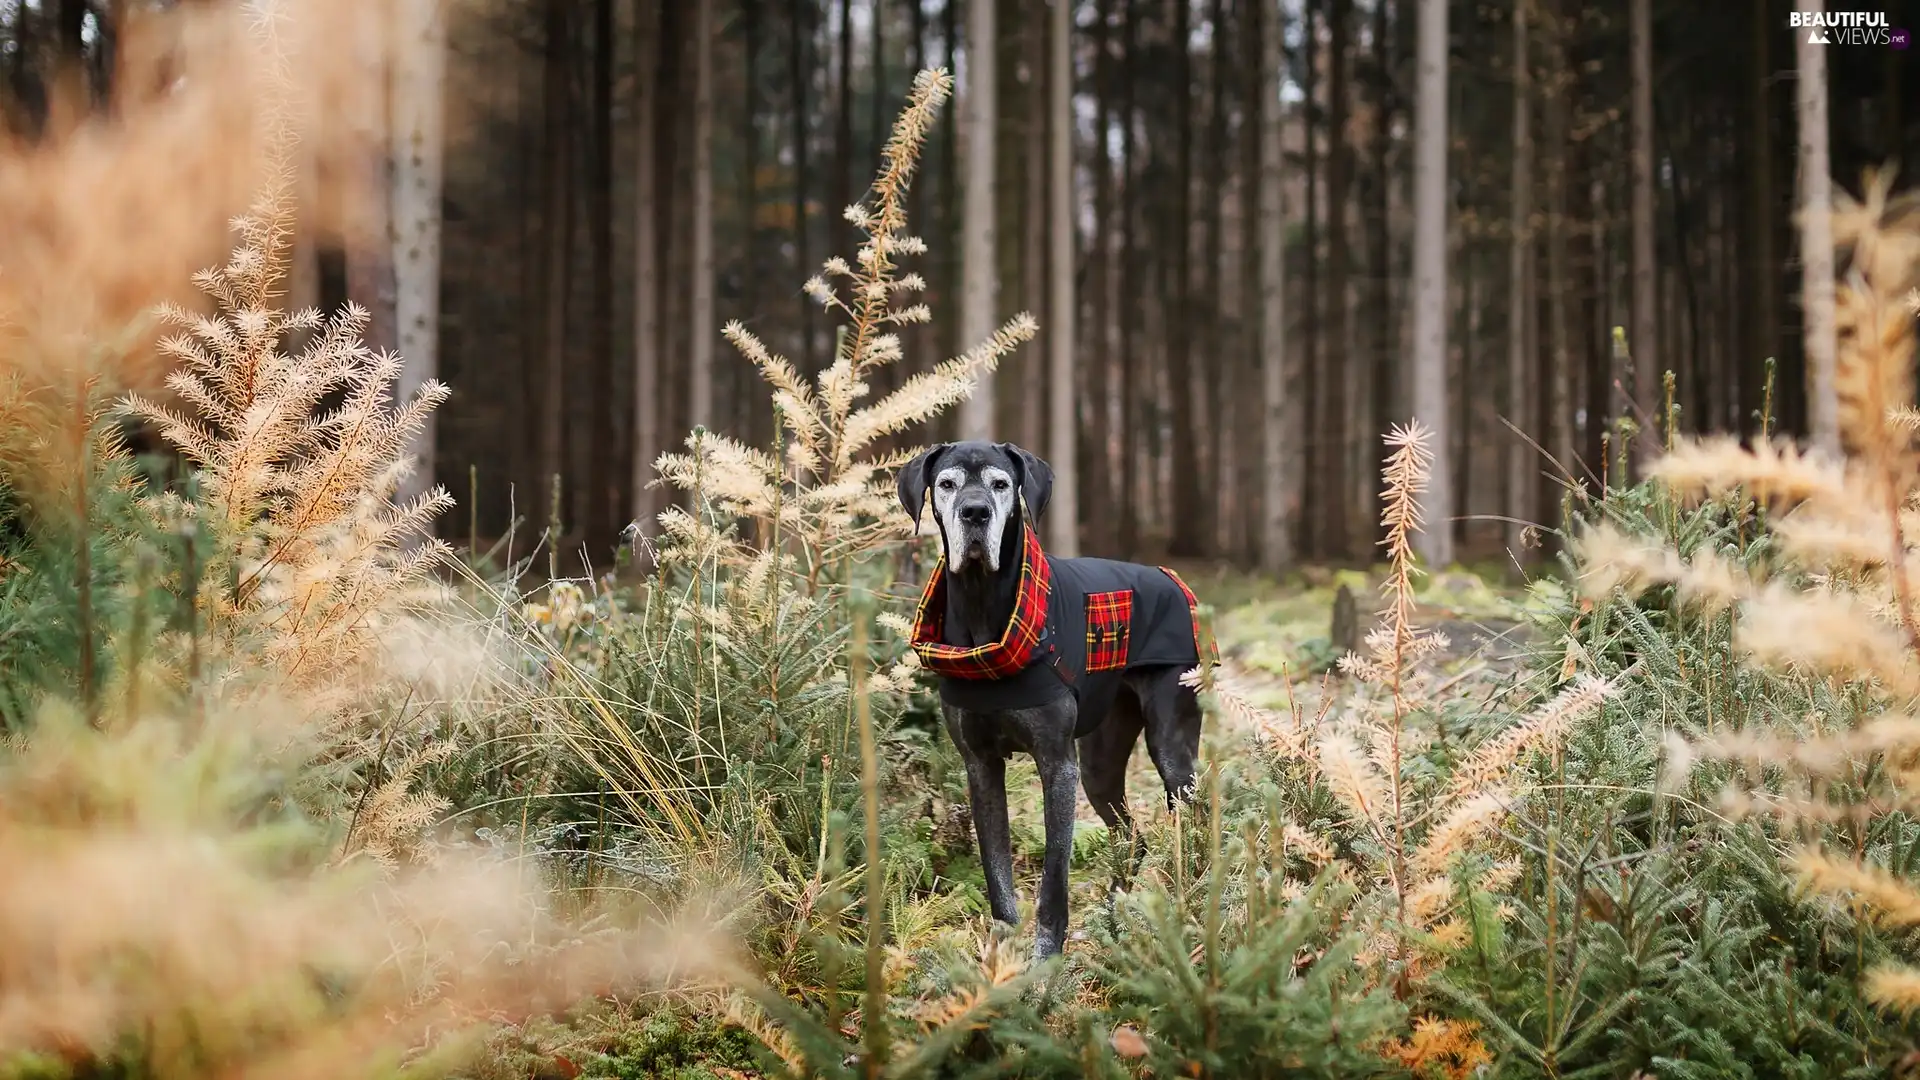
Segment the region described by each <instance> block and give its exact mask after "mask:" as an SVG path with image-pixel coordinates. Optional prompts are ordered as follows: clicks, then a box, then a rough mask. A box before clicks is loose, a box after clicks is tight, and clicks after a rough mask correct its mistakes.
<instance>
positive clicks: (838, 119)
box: [827, 0, 854, 262]
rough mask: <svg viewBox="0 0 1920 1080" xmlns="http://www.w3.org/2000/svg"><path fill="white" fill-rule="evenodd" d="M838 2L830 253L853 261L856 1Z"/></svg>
mask: <svg viewBox="0 0 1920 1080" xmlns="http://www.w3.org/2000/svg"><path fill="white" fill-rule="evenodd" d="M838 3H839V4H840V27H839V32H838V33H837V34H836V35H835V36H836V37H837V38H838V39H839V46H840V51H839V55H838V56H837V57H836V59H837V61H838V68H839V71H838V74H837V76H836V78H835V84H836V86H837V88H838V89H839V91H840V102H839V108H838V109H837V110H836V116H835V124H836V127H835V128H834V138H833V187H832V189H831V193H832V195H833V205H832V206H830V207H828V208H827V212H828V213H830V214H832V215H833V216H832V218H831V219H830V220H829V225H828V227H829V228H830V229H831V230H832V231H831V232H830V233H829V234H828V235H830V236H831V237H833V246H832V250H830V251H828V252H827V254H828V255H829V256H832V255H838V256H840V257H841V258H843V259H846V260H847V261H849V262H851V261H852V260H853V248H854V239H853V237H854V233H853V226H852V225H851V224H850V223H849V222H848V221H847V216H846V214H845V212H844V211H845V210H846V208H847V206H848V204H850V203H852V202H853V0H838Z"/></svg>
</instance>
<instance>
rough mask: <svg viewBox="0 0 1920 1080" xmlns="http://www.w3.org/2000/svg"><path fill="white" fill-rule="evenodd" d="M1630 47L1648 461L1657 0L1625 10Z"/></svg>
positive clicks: (1654, 338) (1638, 399)
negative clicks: (1654, 28) (1654, 63)
mask: <svg viewBox="0 0 1920 1080" xmlns="http://www.w3.org/2000/svg"><path fill="white" fill-rule="evenodd" d="M1627 24H1628V33H1627V37H1628V42H1629V44H1628V53H1629V54H1630V55H1629V59H1630V63H1629V65H1628V66H1629V68H1630V69H1631V76H1632V95H1631V96H1632V98H1633V101H1632V109H1631V110H1630V111H1631V112H1632V127H1633V132H1632V138H1633V147H1632V152H1631V153H1630V154H1629V155H1628V161H1629V162H1630V164H1631V167H1632V170H1633V184H1632V187H1633V210H1632V215H1631V216H1632V219H1633V220H1632V230H1633V242H1632V247H1633V303H1632V304H1631V306H1630V308H1629V311H1630V315H1631V317H1632V320H1633V331H1632V333H1631V334H1630V335H1629V336H1630V338H1631V340H1632V350H1633V402H1634V406H1635V408H1636V409H1637V410H1638V411H1639V413H1640V416H1641V423H1642V425H1643V427H1642V430H1641V433H1640V438H1639V440H1638V446H1637V451H1638V452H1637V453H1636V455H1635V457H1637V458H1638V459H1639V460H1640V461H1641V462H1642V463H1644V462H1645V461H1647V460H1648V459H1649V458H1650V457H1652V455H1653V454H1654V452H1655V451H1656V450H1657V449H1658V448H1659V445H1660V444H1659V440H1658V436H1657V434H1656V428H1655V426H1654V425H1652V424H1650V423H1647V422H1646V420H1647V419H1648V418H1651V417H1652V416H1653V415H1654V413H1655V410H1656V401H1657V400H1658V390H1657V387H1658V385H1659V382H1660V362H1659V356H1658V353H1657V351H1656V344H1655V343H1656V342H1658V341H1659V339H1660V338H1659V334H1660V330H1659V324H1658V323H1657V322H1655V319H1654V316H1655V308H1654V274H1655V268H1654V264H1653V258H1654V252H1653V0H1630V3H1629V5H1628V12H1627Z"/></svg>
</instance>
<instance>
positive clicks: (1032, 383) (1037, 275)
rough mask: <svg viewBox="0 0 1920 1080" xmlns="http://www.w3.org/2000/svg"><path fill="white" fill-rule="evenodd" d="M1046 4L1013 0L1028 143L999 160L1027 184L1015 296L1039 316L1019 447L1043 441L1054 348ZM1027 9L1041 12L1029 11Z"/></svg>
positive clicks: (1022, 399)
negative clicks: (1023, 74)
mask: <svg viewBox="0 0 1920 1080" xmlns="http://www.w3.org/2000/svg"><path fill="white" fill-rule="evenodd" d="M1050 2H1051V0H1011V3H1012V5H1013V10H1014V12H1015V15H1016V19H1015V20H1014V21H1015V23H1016V24H1017V25H1019V26H1021V27H1022V29H1021V31H1020V34H1019V44H1020V48H1021V50H1022V52H1023V53H1024V54H1025V57H1026V59H1025V63H1024V66H1025V68H1026V74H1027V80H1026V85H1025V86H1024V87H1022V88H1021V91H1022V95H1021V96H1022V98H1023V99H1024V100H1023V105H1024V110H1023V111H1024V112H1025V114H1026V117H1027V118H1026V120H1024V121H1023V122H1022V126H1023V129H1024V130H1023V131H1022V135H1023V138H1024V141H1025V143H1026V147H1025V151H1024V152H1023V153H1021V154H1020V155H1018V156H1017V157H1016V158H1015V160H1013V161H1008V162H1002V168H1003V170H1005V171H1008V172H1018V173H1019V175H1020V178H1021V182H1022V183H1024V184H1025V186H1026V194H1025V196H1024V197H1023V198H1021V199H1019V200H1017V203H1016V205H1014V206H1013V207H1011V208H1010V209H1011V211H1012V213H1010V214H1009V215H1008V216H1009V217H1011V218H1014V219H1015V220H1018V221H1019V222H1020V225H1019V226H1018V230H1019V231H1018V235H1019V236H1020V251H1019V260H1020V262H1019V281H1020V286H1019V292H1018V294H1017V295H1019V296H1020V297H1022V298H1023V299H1025V298H1029V297H1030V298H1032V299H1031V300H1030V301H1029V302H1030V303H1033V304H1034V305H1035V306H1036V308H1037V311H1036V314H1037V315H1038V316H1039V319H1040V337H1039V344H1038V345H1037V347H1035V348H1031V349H1027V350H1026V351H1025V353H1024V355H1022V356H1020V357H1019V358H1018V360H1017V362H1016V367H1015V370H1016V371H1017V372H1018V374H1019V378H1020V388H1019V390H1018V391H1017V396H1016V398H1015V405H1016V408H1015V410H1014V414H1015V422H1014V426H1013V431H1014V432H1016V433H1017V434H1016V437H1017V438H1018V440H1019V441H1020V443H1021V444H1022V445H1025V446H1031V447H1043V446H1045V445H1046V444H1047V435H1046V424H1047V415H1048V414H1047V381H1048V379H1049V377H1050V368H1049V360H1048V357H1049V356H1051V355H1052V351H1053V346H1052V345H1051V344H1050V343H1049V342H1048V338H1049V337H1050V336H1051V334H1052V327H1053V321H1054V316H1053V310H1052V298H1051V297H1052V290H1051V288H1050V285H1049V281H1050V279H1049V278H1048V275H1047V252H1048V249H1049V246H1050V244H1051V236H1052V227H1051V225H1050V224H1049V223H1048V222H1047V207H1048V199H1049V198H1050V197H1051V196H1050V195H1049V193H1048V190H1047V177H1048V173H1049V169H1050V166H1049V164H1048V162H1049V155H1050V153H1051V151H1050V150H1049V147H1050V146H1051V143H1049V142H1048V135H1047V128H1048V125H1049V123H1050V121H1051V120H1052V118H1053V107H1052V99H1051V98H1050V97H1049V96H1048V94H1047V79H1048V77H1049V76H1050V75H1051V71H1050V67H1051V64H1052V59H1051V54H1050V52H1049V48H1050V46H1049V44H1048V41H1049V37H1050V33H1049V30H1050V27H1051V25H1052V20H1051V19H1050V18H1049V17H1048V14H1047V12H1048V5H1049V3H1050ZM1030 8H1037V9H1039V10H1037V11H1030V10H1029V9H1030ZM1003 22H1004V20H1003Z"/></svg>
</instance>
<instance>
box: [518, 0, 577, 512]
mask: <svg viewBox="0 0 1920 1080" xmlns="http://www.w3.org/2000/svg"><path fill="white" fill-rule="evenodd" d="M571 7H572V5H571V4H570V3H569V0H547V12H546V38H547V40H546V99H547V100H546V112H547V117H546V121H547V122H546V129H547V137H548V139H549V140H550V142H549V144H548V146H547V151H546V156H547V176H546V198H547V221H546V227H547V250H546V258H545V263H546V265H545V270H546V279H547V282H546V283H547V293H546V312H545V317H546V340H545V349H544V352H543V355H542V357H541V365H542V367H541V374H542V378H541V393H540V417H541V423H540V457H539V462H540V475H539V476H538V477H537V478H536V479H537V480H538V481H539V487H538V489H537V490H536V491H535V492H533V493H532V494H533V496H534V506H533V507H530V508H529V509H530V511H531V512H533V513H535V514H536V515H538V514H539V512H540V511H542V510H544V509H545V507H546V501H547V492H548V490H549V489H548V485H549V484H551V483H552V482H553V478H554V477H555V476H558V475H560V474H561V473H562V472H564V471H565V468H566V461H567V457H566V453H567V423H566V409H567V402H566V388H567V377H566V375H567V309H568V303H567V300H568V296H569V294H570V293H571V291H572V285H573V274H572V265H571V261H570V259H569V255H570V254H571V252H572V244H571V243H570V241H571V240H572V237H573V170H572V168H571V165H572V160H573V101H572V88H573V84H572V79H570V78H569V77H568V72H569V66H570V63H571V54H572V48H571V46H572V40H571V39H572V34H571V28H570V26H569V19H568V12H569V11H570V10H571ZM536 520H538V517H537V516H536Z"/></svg>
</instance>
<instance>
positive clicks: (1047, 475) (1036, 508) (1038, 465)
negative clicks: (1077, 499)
mask: <svg viewBox="0 0 1920 1080" xmlns="http://www.w3.org/2000/svg"><path fill="white" fill-rule="evenodd" d="M1000 450H1001V452H1002V453H1004V454H1006V455H1007V456H1008V457H1009V458H1012V459H1013V468H1014V472H1016V473H1018V474H1019V476H1018V480H1019V483H1020V497H1021V498H1022V499H1025V500H1026V503H1027V513H1029V514H1032V515H1033V521H1034V524H1036V525H1037V524H1039V523H1040V518H1041V517H1042V516H1043V515H1045V514H1046V512H1047V501H1048V500H1049V499H1051V498H1053V466H1051V465H1049V464H1047V463H1046V462H1045V461H1042V460H1041V459H1040V458H1039V457H1037V456H1035V455H1034V454H1032V453H1031V452H1029V451H1027V450H1023V449H1021V448H1020V447H1018V446H1015V445H1014V444H1012V443H1001V444H1000Z"/></svg>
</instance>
